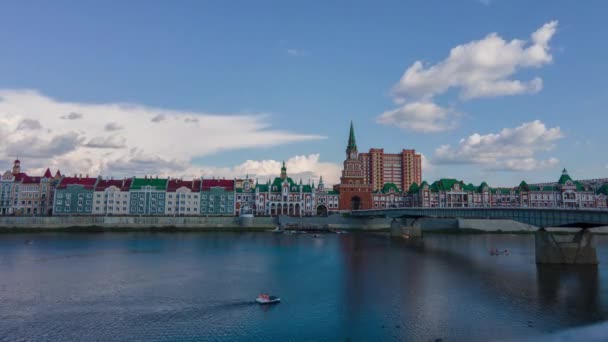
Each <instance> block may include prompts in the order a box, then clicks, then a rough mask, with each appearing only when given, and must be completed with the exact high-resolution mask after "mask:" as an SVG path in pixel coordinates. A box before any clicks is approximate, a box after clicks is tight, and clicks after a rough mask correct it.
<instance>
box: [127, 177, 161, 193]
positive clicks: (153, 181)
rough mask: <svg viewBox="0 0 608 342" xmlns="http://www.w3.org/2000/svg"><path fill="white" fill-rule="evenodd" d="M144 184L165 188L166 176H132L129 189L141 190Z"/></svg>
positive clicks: (157, 188)
mask: <svg viewBox="0 0 608 342" xmlns="http://www.w3.org/2000/svg"><path fill="white" fill-rule="evenodd" d="M145 186H150V187H152V188H154V189H155V190H166V189H167V179H166V178H134V179H133V182H131V188H130V189H131V190H141V189H142V188H143V187H145Z"/></svg>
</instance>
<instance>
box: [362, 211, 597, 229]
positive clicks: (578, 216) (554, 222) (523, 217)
mask: <svg viewBox="0 0 608 342" xmlns="http://www.w3.org/2000/svg"><path fill="white" fill-rule="evenodd" d="M352 215H353V216H355V217H391V218H401V217H416V218H421V217H433V218H470V219H506V220H513V221H518V222H521V223H525V224H529V225H532V226H536V227H539V228H546V227H579V228H593V227H602V226H608V210H598V209H559V208H551V209H540V208H397V209H369V210H355V211H352Z"/></svg>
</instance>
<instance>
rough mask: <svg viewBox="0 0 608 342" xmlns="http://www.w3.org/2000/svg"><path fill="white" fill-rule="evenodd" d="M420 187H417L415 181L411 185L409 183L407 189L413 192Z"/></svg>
mask: <svg viewBox="0 0 608 342" xmlns="http://www.w3.org/2000/svg"><path fill="white" fill-rule="evenodd" d="M419 189H420V188H419V187H418V184H416V182H414V183H412V185H410V188H409V190H408V192H409V193H411V194H412V193H414V192H418V190H419Z"/></svg>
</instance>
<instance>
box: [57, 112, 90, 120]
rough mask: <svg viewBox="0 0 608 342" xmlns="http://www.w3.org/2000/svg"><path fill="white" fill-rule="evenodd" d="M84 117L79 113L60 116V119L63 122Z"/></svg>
mask: <svg viewBox="0 0 608 342" xmlns="http://www.w3.org/2000/svg"><path fill="white" fill-rule="evenodd" d="M83 116H84V115H82V114H80V113H76V112H71V113H70V114H68V115H63V116H61V118H62V119H63V120H78V119H82V118H83Z"/></svg>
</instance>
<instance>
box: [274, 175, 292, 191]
mask: <svg viewBox="0 0 608 342" xmlns="http://www.w3.org/2000/svg"><path fill="white" fill-rule="evenodd" d="M286 179H287V183H289V189H290V190H291V188H292V187H293V186H295V185H296V183H295V182H294V181H293V179H291V178H289V177H287V178H286ZM272 186H273V187H274V186H276V187H277V190H276V191H281V187H282V186H283V179H281V178H280V177H277V178H275V179H274V181H273V182H272ZM270 191H272V188H271V190H270Z"/></svg>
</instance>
